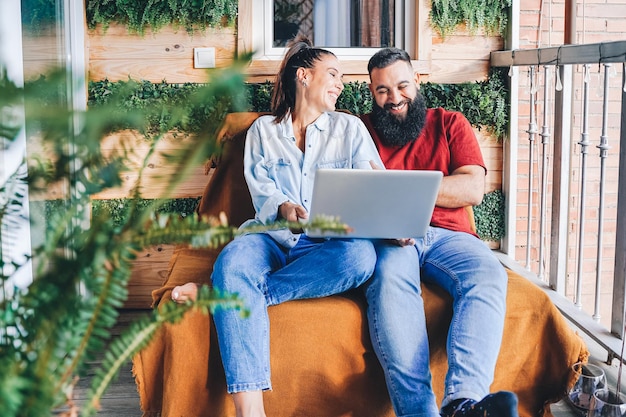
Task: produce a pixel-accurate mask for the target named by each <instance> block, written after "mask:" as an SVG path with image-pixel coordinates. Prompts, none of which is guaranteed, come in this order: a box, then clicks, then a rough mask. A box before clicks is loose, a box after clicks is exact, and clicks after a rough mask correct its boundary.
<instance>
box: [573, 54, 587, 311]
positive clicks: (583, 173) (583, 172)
mask: <svg viewBox="0 0 626 417" xmlns="http://www.w3.org/2000/svg"><path fill="white" fill-rule="evenodd" d="M590 67H591V65H589V64H585V65H583V98H582V100H583V114H582V128H581V132H580V142H578V144H579V145H580V174H579V181H580V195H579V197H578V199H579V204H578V205H579V208H578V242H576V243H577V245H578V262H577V266H578V267H577V269H576V296H575V297H574V304H575V305H576V307H578V309H579V310H580V309H582V307H583V303H582V299H581V298H582V290H583V289H582V287H583V261H584V259H585V256H584V253H585V250H584V249H585V223H586V218H585V202H586V201H587V148H588V147H589V144H590V142H589V127H588V126H589V81H590V79H589V69H590Z"/></svg>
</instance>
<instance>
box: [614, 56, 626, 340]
mask: <svg viewBox="0 0 626 417" xmlns="http://www.w3.org/2000/svg"><path fill="white" fill-rule="evenodd" d="M625 67H626V64H622V68H623V69H622V112H621V121H620V133H619V174H618V175H619V177H618V178H620V179H624V178H626V68H625ZM624 281H626V181H619V183H618V188H617V227H616V233H615V269H614V272H613V304H612V306H613V307H612V311H611V333H613V334H616V335H618V336H619V337H620V338H623V337H624V309H625V307H626V306H625V302H626V283H625V282H624Z"/></svg>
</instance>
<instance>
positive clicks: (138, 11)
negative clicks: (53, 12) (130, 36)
mask: <svg viewBox="0 0 626 417" xmlns="http://www.w3.org/2000/svg"><path fill="white" fill-rule="evenodd" d="M238 5H239V2H238V1H237V0H195V1H188V0H168V1H137V0H87V6H86V9H87V10H86V12H87V26H88V27H89V28H90V29H94V28H95V27H96V26H97V25H98V24H101V25H102V26H103V28H104V29H105V30H106V28H108V27H109V25H110V24H111V23H113V22H115V23H119V24H122V25H126V27H127V28H128V31H129V32H131V33H139V34H141V35H143V34H144V33H145V31H146V30H147V29H150V30H152V31H153V32H156V31H158V30H159V29H161V28H163V27H164V26H166V25H172V26H174V27H175V28H178V27H182V28H185V30H187V31H188V32H193V31H196V30H205V29H206V28H207V27H221V26H229V25H233V24H234V22H235V18H236V17H237V9H238Z"/></svg>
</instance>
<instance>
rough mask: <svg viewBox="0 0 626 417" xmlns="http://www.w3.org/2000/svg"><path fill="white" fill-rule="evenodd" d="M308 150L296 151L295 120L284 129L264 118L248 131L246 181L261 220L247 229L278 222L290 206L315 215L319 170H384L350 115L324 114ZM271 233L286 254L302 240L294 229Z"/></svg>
mask: <svg viewBox="0 0 626 417" xmlns="http://www.w3.org/2000/svg"><path fill="white" fill-rule="evenodd" d="M304 146H305V152H302V151H301V150H300V148H298V146H297V145H296V138H295V135H294V132H293V124H292V122H291V115H290V114H288V115H287V116H286V117H285V118H284V119H283V121H282V122H280V123H278V124H277V123H274V116H271V115H268V116H261V117H259V118H258V119H257V120H255V122H254V123H253V124H252V126H251V127H250V128H249V129H248V133H247V137H246V144H245V149H244V177H245V179H246V182H247V183H248V189H249V190H250V195H251V197H252V204H253V205H254V210H255V212H256V215H255V218H254V219H251V220H248V221H246V222H245V223H244V224H242V225H241V227H242V228H243V227H246V226H250V225H255V224H256V225H258V224H270V223H272V222H274V221H276V219H277V216H278V207H279V206H280V205H281V204H282V203H284V202H286V201H291V202H292V203H295V204H299V205H301V206H302V207H304V208H305V209H306V210H307V211H310V208H311V196H312V193H313V182H314V181H315V171H316V170H317V169H318V168H360V169H371V166H370V161H374V162H375V163H376V164H377V165H378V166H380V167H383V166H384V165H383V163H382V161H381V159H380V156H379V155H378V151H377V150H376V146H375V145H374V142H373V141H372V138H371V136H370V134H369V132H368V130H367V128H366V127H365V125H364V124H363V122H362V121H361V120H360V119H359V118H358V117H356V116H353V115H350V114H347V113H341V112H328V113H322V115H320V117H318V118H317V120H315V122H313V123H312V124H310V125H309V126H308V127H307V129H306V139H305V144H304ZM268 233H269V234H270V235H271V236H272V237H273V238H274V239H275V240H276V241H277V242H278V243H280V244H281V245H282V246H284V247H286V248H292V247H293V246H295V244H296V243H297V242H298V238H299V235H297V234H293V233H291V231H289V230H288V229H281V230H276V231H270V232H268Z"/></svg>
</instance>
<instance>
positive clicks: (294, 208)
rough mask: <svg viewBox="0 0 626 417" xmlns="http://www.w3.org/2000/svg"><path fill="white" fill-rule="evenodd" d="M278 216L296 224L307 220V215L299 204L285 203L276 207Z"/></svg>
mask: <svg viewBox="0 0 626 417" xmlns="http://www.w3.org/2000/svg"><path fill="white" fill-rule="evenodd" d="M278 215H279V216H280V217H282V218H283V219H285V220H287V221H288V222H297V221H300V220H301V219H302V220H306V219H308V218H309V213H307V211H306V209H305V208H304V207H302V206H301V205H299V204H294V203H292V202H290V201H286V202H284V203H283V204H281V205H280V206H279V207H278Z"/></svg>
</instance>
